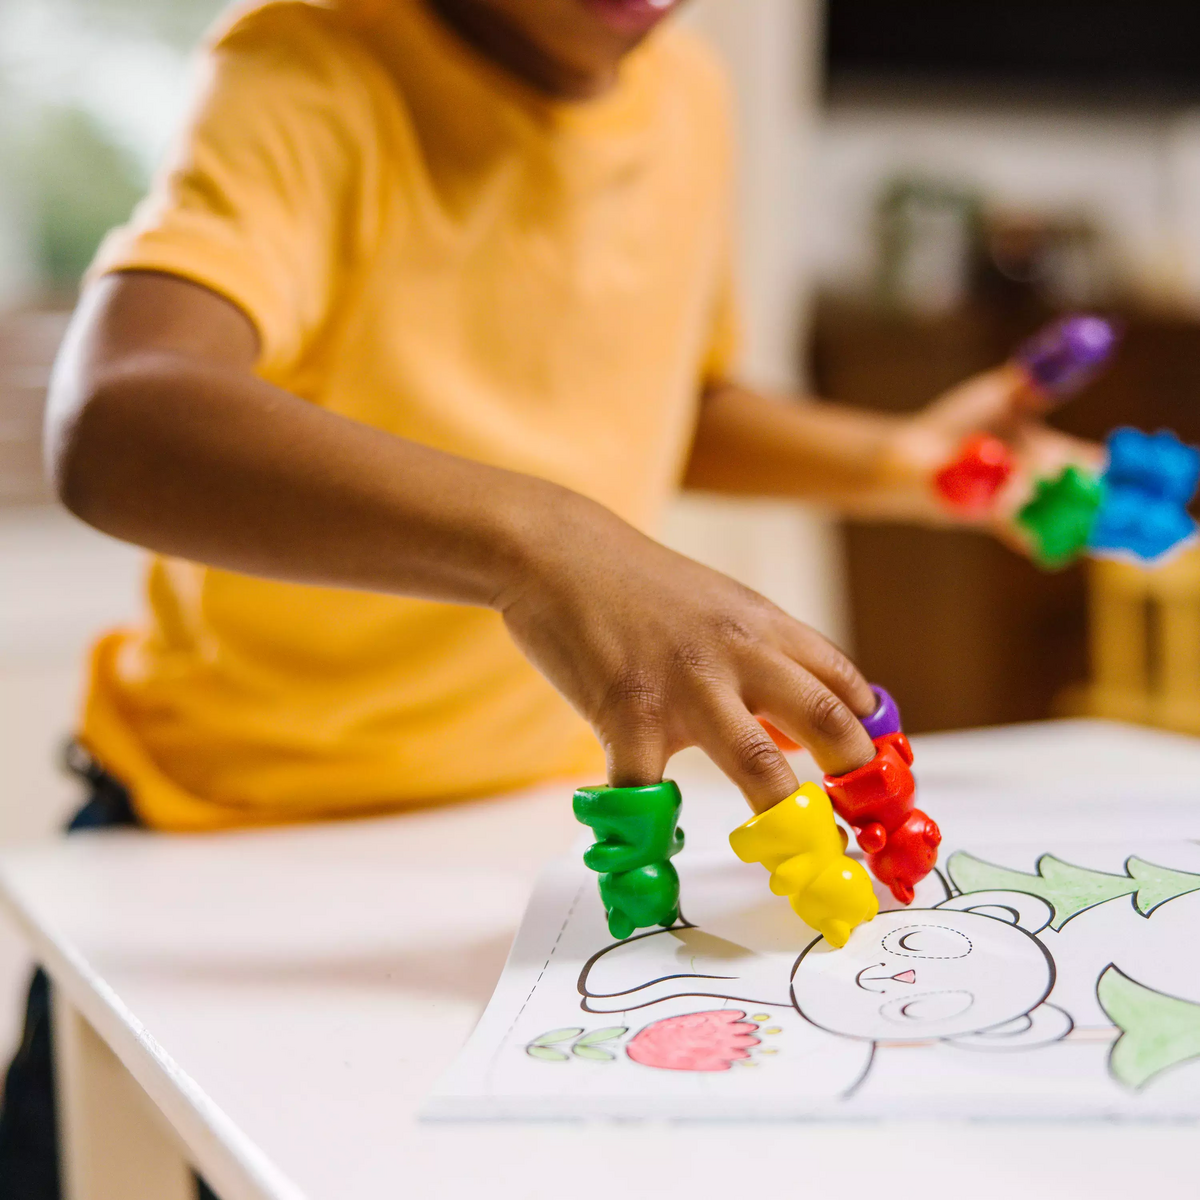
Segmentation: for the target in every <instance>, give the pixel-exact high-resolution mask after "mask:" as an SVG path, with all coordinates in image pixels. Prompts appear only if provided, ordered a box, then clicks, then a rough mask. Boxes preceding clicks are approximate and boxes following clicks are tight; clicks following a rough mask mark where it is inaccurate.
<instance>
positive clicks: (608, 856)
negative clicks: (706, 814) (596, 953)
mask: <svg viewBox="0 0 1200 1200" xmlns="http://www.w3.org/2000/svg"><path fill="white" fill-rule="evenodd" d="M682 805H683V798H682V797H681V796H680V794H679V788H678V787H677V786H676V785H675V784H674V783H673V782H672V781H671V780H669V779H664V780H663V782H662V783H656V784H652V785H651V786H649V787H630V788H610V787H589V788H580V789H579V790H578V791H577V792H576V793H575V803H574V809H575V816H576V819H577V820H579V821H581V822H582V823H583V824H584V825H589V826H591V828H592V830H593V831H594V832H595V834H596V838H597V840H596V842H595V843H594V844H593V845H591V846H589V847H588V849H587V851H586V852H585V854H584V856H583V862H584V865H585V866H587V867H588V868H590V869H591V870H593V871H597V872H599V874H600V899H601V901H602V903H603V904H604V911H605V913H606V914H607V915H608V930H609V932H610V933H611V934H612V935H613V937H616V938H627V937H629V935H630V934H631V933H633V931H634V930H635V929H643V928H646V927H648V926H651V925H663V926H671V925H673V924H674V923H675V921H676V920H677V919H678V917H679V876H678V875H677V874H676V872H675V868H674V867H673V866H672V865H671V857H672V856H673V855H675V854H678V853H679V851H680V850H682V849H683V830H682V829H680V828H679V827H678V825H677V824H676V822H677V821H678V820H679V810H680V808H681V807H682Z"/></svg>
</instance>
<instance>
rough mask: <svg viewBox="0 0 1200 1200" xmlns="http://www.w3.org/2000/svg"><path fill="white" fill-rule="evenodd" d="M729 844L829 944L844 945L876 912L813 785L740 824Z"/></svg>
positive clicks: (829, 807)
mask: <svg viewBox="0 0 1200 1200" xmlns="http://www.w3.org/2000/svg"><path fill="white" fill-rule="evenodd" d="M729 844H730V845H731V846H732V847H733V852H734V854H736V855H737V856H738V858H740V859H741V860H742V862H756V863H762V865H763V866H764V867H766V868H767V870H768V871H770V872H771V883H770V886H771V891H773V892H774V893H775V895H777V896H787V897H789V898H790V903H791V905H792V908H793V909H794V910H795V912H796V915H797V916H798V917H799V918H800V919H801V920H802V921H803V922H804V923H805V924H806V925H811V926H812V928H813V929H815V930H817V932H818V933H820V934H821V935H822V936H823V937H824V938H825V940H826V941H827V942H828V943H829V944H830V945H831V946H835V947H841V946H844V945H845V944H846V941H847V939H848V938H849V937H850V934H851V932H852V931H853V930H854V928H855V927H856V926H858V925H861V924H862V923H863V922H864V921H869V920H870V919H871V918H872V917H873V916H875V914H876V913H877V912H878V911H879V901H878V900H877V899H876V898H875V892H874V890H873V889H872V887H871V881H870V879H868V878H867V873H866V871H864V870H863V868H862V865H861V864H860V863H857V862H855V861H854V859H852V858H847V857H846V854H845V850H846V835H845V833H844V832H843V831H842V830H841V829H839V828H838V825H837V822H836V821H834V819H833V805H832V804H831V803H830V802H829V797H828V796H827V795H826V794H825V793H824V792H823V791H822V790H821V789H820V788H819V787H817V785H816V784H815V783H806V784H804V785H803V787H801V788H800V789H799V791H796V792H793V793H792V795H790V796H789V797H788V798H787V799H786V800H781V801H780V802H779V803H778V804H776V805H775V807H774V808H769V809H767V811H766V812H763V813H759V814H758V816H756V817H751V818H750V820H748V821H747V822H746V823H745V824H744V825H739V826H738V828H737V829H735V830H734V831H733V832H732V833H731V834H730V835H729Z"/></svg>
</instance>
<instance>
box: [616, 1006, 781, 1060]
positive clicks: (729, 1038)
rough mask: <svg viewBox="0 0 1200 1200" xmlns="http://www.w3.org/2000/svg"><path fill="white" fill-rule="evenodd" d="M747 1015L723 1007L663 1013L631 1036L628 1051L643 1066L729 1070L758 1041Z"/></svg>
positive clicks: (626, 1048) (754, 1027)
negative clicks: (670, 1013) (676, 1013)
mask: <svg viewBox="0 0 1200 1200" xmlns="http://www.w3.org/2000/svg"><path fill="white" fill-rule="evenodd" d="M745 1016H746V1014H745V1013H744V1012H738V1011H737V1010H736V1009H730V1008H722V1009H718V1010H716V1011H715V1012H698V1013H684V1014H683V1015H682V1016H679V1017H664V1018H663V1019H662V1020H661V1021H655V1022H654V1024H653V1025H647V1026H646V1028H645V1029H643V1030H642V1031H641V1032H640V1033H638V1034H637V1035H636V1036H635V1037H633V1038H631V1039H630V1041H629V1044H628V1045H627V1046H626V1047H625V1052H626V1053H627V1054H628V1055H629V1057H630V1058H632V1059H633V1061H634V1062H636V1063H641V1064H642V1066H644V1067H660V1068H661V1069H662V1070H664V1071H728V1070H729V1067H730V1065H731V1064H732V1063H734V1062H736V1061H737V1060H738V1059H739V1058H749V1057H750V1047H751V1046H757V1045H758V1043H759V1039H758V1038H756V1037H755V1036H754V1031H755V1030H756V1029H757V1028H758V1026H757V1025H754V1024H751V1023H750V1022H749V1021H746V1020H744V1019H743V1018H744V1017H745Z"/></svg>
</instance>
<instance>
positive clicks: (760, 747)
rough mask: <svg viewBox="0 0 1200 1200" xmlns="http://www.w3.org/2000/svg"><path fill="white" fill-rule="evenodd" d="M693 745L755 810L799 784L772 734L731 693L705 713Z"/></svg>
mask: <svg viewBox="0 0 1200 1200" xmlns="http://www.w3.org/2000/svg"><path fill="white" fill-rule="evenodd" d="M696 744H697V745H698V746H699V747H700V749H701V750H703V751H704V752H705V754H707V755H708V757H709V758H711V759H712V760H713V762H714V763H716V764H717V766H718V767H719V768H720V769H721V770H722V771H724V772H725V774H726V775H728V776H729V778H730V779H731V780H732V781H733V782H734V783H735V784H736V785H737V786H738V787H739V788H740V789H741V791H742V795H743V796H745V797H746V801H747V803H748V804H749V805H750V807H751V808H752V809H753V810H754V811H755V812H766V810H767V809H768V808H773V807H774V806H775V805H776V804H778V803H779V802H780V800H785V799H786V798H787V797H788V796H790V795H791V794H792V793H793V792H794V791H795V790H796V788H797V787H799V784H798V783H797V782H796V774H795V772H794V771H793V770H792V768H791V767H790V766H789V765H788V761H787V759H786V758H784V756H783V754H782V753H781V752H780V749H779V747H778V746H776V745H775V743H774V741H772V740H771V735H770V734H769V733H767V731H766V730H765V729H764V728H763V727H762V726H761V725H760V724H759V723H758V721H757V720H755V719H754V717H752V716H751V715H750V713H749V711H748V710H747V708H746V706H745V705H744V704H743V703H742V701H741V699H740V698H739V697H738V696H737V695H736V694H735V693H733V692H729V693H727V694H725V695H724V696H722V697H720V698H719V699H718V700H717V702H716V703H715V704H714V705H713V707H712V708H711V710H710V711H709V712H708V713H707V715H706V719H705V720H704V723H703V724H702V726H701V728H700V730H699V736H698V737H697V738H696Z"/></svg>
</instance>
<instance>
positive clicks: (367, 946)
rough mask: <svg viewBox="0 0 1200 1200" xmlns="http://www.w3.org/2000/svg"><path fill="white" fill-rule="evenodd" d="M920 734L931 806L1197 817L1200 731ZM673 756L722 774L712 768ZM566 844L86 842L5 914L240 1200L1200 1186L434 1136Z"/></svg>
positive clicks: (463, 835)
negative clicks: (537, 882)
mask: <svg viewBox="0 0 1200 1200" xmlns="http://www.w3.org/2000/svg"><path fill="white" fill-rule="evenodd" d="M914 742H915V745H916V750H917V763H918V767H919V781H920V785H921V788H922V795H923V797H925V798H926V800H927V806H928V808H929V809H930V810H931V811H938V810H937V809H936V808H935V806H934V803H933V802H932V796H934V795H936V794H937V793H938V792H939V791H940V790H942V789H943V788H954V787H961V785H962V783H963V782H964V781H966V780H969V781H972V782H977V783H978V784H979V785H980V787H981V789H982V790H983V791H984V792H986V791H987V790H988V788H989V787H991V786H996V785H1002V786H1005V787H1009V788H1011V787H1012V786H1013V785H1014V784H1015V785H1018V786H1019V785H1022V784H1029V785H1030V786H1033V785H1034V784H1036V785H1037V786H1038V787H1043V788H1044V787H1046V786H1051V787H1054V786H1059V785H1061V787H1062V788H1063V789H1064V790H1066V791H1073V792H1074V793H1075V794H1079V795H1081V798H1083V799H1086V796H1084V795H1083V793H1086V791H1087V789H1089V788H1090V789H1096V790H1097V794H1099V791H1102V790H1104V789H1109V790H1110V791H1111V789H1112V787H1113V786H1115V785H1119V784H1121V783H1122V781H1123V782H1124V785H1125V786H1126V787H1127V788H1129V787H1134V786H1136V787H1137V789H1139V791H1140V793H1141V794H1145V793H1146V792H1147V789H1149V790H1151V791H1153V792H1156V793H1157V792H1160V791H1161V793H1162V794H1168V793H1169V794H1171V795H1173V796H1175V797H1176V798H1177V799H1181V800H1182V801H1183V802H1184V803H1187V802H1188V798H1189V797H1192V796H1194V797H1195V798H1196V805H1197V811H1198V812H1200V741H1194V740H1191V739H1187V738H1182V737H1176V736H1174V735H1170V734H1163V733H1158V732H1153V731H1149V730H1142V729H1135V728H1132V727H1128V726H1119V725H1113V724H1109V723H1105V722H1090V721H1089V722H1083V721H1072V722H1055V723H1047V724H1044V725H1032V726H1011V727H1007V728H1002V729H993V730H978V731H970V732H965V733H954V734H941V735H936V736H928V737H923V738H919V739H914ZM676 765H678V767H679V769H678V770H675V771H674V772H673V773H674V774H675V776H676V778H679V779H680V780H681V782H683V783H685V784H686V782H687V781H689V780H695V781H699V780H706V781H707V782H708V783H709V784H711V782H712V780H713V774H712V771H711V768H708V767H706V766H705V765H703V764H702V763H701V761H700V760H699V759H698V758H697V757H696V756H681V757H680V760H677V764H676ZM1135 779H1136V780H1137V783H1136V785H1135V784H1134V783H1133V781H1134V780H1135ZM577 834H578V826H576V825H575V824H574V822H573V820H572V818H571V815H570V805H569V803H568V802H567V796H566V794H565V789H563V788H561V787H560V788H556V789H541V790H535V791H531V792H527V793H523V794H521V795H519V796H515V797H509V798H506V799H504V800H491V801H486V802H479V803H467V804H460V805H454V806H451V807H445V808H439V809H430V810H425V811H422V812H417V813H412V814H409V815H405V816H402V817H394V818H388V819H383V820H371V821H354V822H345V823H335V824H326V825H322V826H306V827H298V828H288V829H277V830H270V831H253V832H243V833H236V834H221V835H213V836H187V837H177V836H168V835H161V834H147V833H142V832H137V831H108V832H101V833H91V834H81V835H76V836H73V837H72V838H70V839H67V840H63V841H60V842H55V843H51V844H43V845H37V846H31V847H27V848H22V849H16V850H9V851H6V852H5V853H3V854H2V855H0V899H2V901H3V903H4V904H5V906H6V907H7V908H8V910H9V911H10V913H11V914H12V915H13V916H14V917H15V918H16V920H17V921H18V922H19V923H20V925H21V927H22V928H23V930H24V932H25V933H26V935H27V936H28V938H29V940H30V942H31V943H32V945H33V949H34V953H35V954H36V956H37V957H38V958H39V959H40V960H41V961H42V962H44V963H45V964H46V965H47V967H48V968H49V970H50V972H51V974H52V976H53V977H54V979H55V981H56V983H57V984H58V986H60V987H62V988H63V989H64V991H65V993H66V994H67V995H68V997H69V998H70V1000H71V1001H72V1002H73V1003H74V1005H75V1006H76V1007H77V1008H78V1009H79V1010H80V1011H81V1012H82V1013H83V1015H84V1016H85V1017H86V1018H87V1019H88V1021H89V1022H90V1023H91V1024H92V1025H93V1026H94V1027H95V1028H96V1030H97V1031H98V1032H99V1033H100V1035H101V1036H102V1037H103V1038H104V1040H105V1041H106V1042H107V1043H108V1044H109V1046H110V1047H111V1048H112V1049H113V1050H114V1051H115V1052H116V1054H117V1056H118V1057H119V1058H120V1059H121V1061H122V1062H123V1063H124V1064H125V1066H126V1067H127V1068H128V1069H129V1070H130V1072H131V1073H132V1074H133V1075H134V1077H135V1078H136V1079H137V1080H138V1082H139V1083H140V1084H141V1085H142V1087H143V1088H144V1089H145V1090H146V1091H147V1092H148V1093H149V1094H150V1096H151V1098H152V1099H153V1100H154V1102H155V1103H156V1104H157V1106H158V1107H159V1108H160V1109H161V1110H162V1112H163V1113H164V1114H165V1115H166V1117H167V1118H168V1120H169V1121H170V1123H171V1124H172V1125H173V1126H174V1128H175V1130H176V1132H177V1133H178V1135H179V1136H180V1138H181V1139H182V1141H183V1143H184V1144H185V1145H186V1147H187V1149H188V1153H189V1155H190V1157H191V1158H192V1160H193V1161H194V1162H196V1163H197V1164H198V1165H199V1166H200V1167H201V1169H202V1170H203V1171H204V1173H205V1174H206V1176H207V1177H208V1178H209V1180H210V1182H211V1183H212V1184H213V1185H214V1187H215V1188H216V1189H217V1191H218V1192H219V1193H220V1194H221V1195H222V1197H223V1200H262V1198H265V1197H269V1198H271V1200H282V1198H288V1200H293V1198H298V1197H307V1198H309V1200H335V1198H336V1200H367V1198H375V1197H385V1196H386V1197H395V1196H398V1195H401V1194H404V1195H412V1196H438V1197H442V1196H448V1197H458V1196H463V1197H466V1196H472V1197H475V1196H478V1195H492V1196H501V1197H510V1196H512V1197H518V1196H519V1197H540V1196H546V1197H555V1200H558V1198H559V1197H562V1196H564V1195H570V1196H571V1197H572V1198H573V1200H574V1198H578V1200H587V1198H589V1197H602V1196H603V1197H606V1198H608V1197H612V1196H614V1195H618V1194H619V1195H620V1196H622V1197H626V1196H649V1195H651V1194H654V1195H656V1196H658V1195H665V1194H667V1191H668V1190H669V1191H671V1192H674V1191H675V1190H677V1189H678V1190H683V1189H685V1188H690V1189H691V1190H692V1191H693V1192H695V1193H696V1194H697V1195H700V1196H706V1197H707V1196H718V1195H723V1194H724V1193H725V1192H727V1191H733V1190H735V1189H736V1190H738V1191H741V1192H744V1191H745V1190H746V1189H747V1188H748V1187H753V1188H755V1189H756V1191H757V1190H760V1189H761V1191H762V1192H763V1194H765V1195H775V1194H778V1192H779V1190H780V1188H781V1187H783V1186H788V1187H791V1188H796V1187H799V1188H802V1189H803V1190H804V1191H806V1192H807V1191H810V1190H812V1189H818V1188H822V1189H826V1190H827V1191H828V1192H829V1193H830V1194H831V1195H836V1196H837V1197H838V1200H851V1198H853V1197H858V1196H864V1197H865V1196H872V1197H876V1196H879V1195H881V1194H884V1193H891V1192H895V1191H907V1190H909V1188H908V1186H907V1184H908V1183H909V1182H910V1181H911V1185H912V1190H914V1191H919V1192H920V1193H921V1194H922V1195H923V1196H929V1195H946V1196H955V1197H956V1198H961V1197H964V1196H969V1197H971V1198H972V1200H976V1198H980V1197H989V1196H993V1195H995V1196H1011V1195H1013V1194H1014V1193H1016V1192H1019V1191H1020V1190H1021V1189H1022V1188H1024V1189H1026V1190H1027V1191H1029V1190H1030V1189H1032V1192H1031V1194H1032V1195H1034V1196H1037V1197H1045V1196H1054V1197H1060V1196H1087V1197H1096V1196H1121V1197H1123V1198H1127V1197H1130V1196H1132V1195H1135V1194H1137V1193H1150V1192H1153V1191H1157V1192H1158V1194H1161V1195H1182V1194H1184V1190H1186V1189H1185V1188H1184V1184H1183V1181H1184V1180H1185V1179H1193V1177H1194V1176H1193V1171H1194V1160H1195V1153H1194V1147H1195V1144H1196V1141H1195V1139H1196V1130H1195V1127H1194V1126H1191V1125H1174V1126H1172V1125H1153V1124H1127V1125H1089V1124H1082V1123H1075V1124H1070V1123H1049V1124H1047V1123H1033V1122H1030V1123H1028V1124H1023V1123H1015V1124H1014V1123H1008V1124H1003V1125H1000V1124H990V1125H989V1124H966V1123H960V1124H954V1123H946V1124H933V1123H921V1124H917V1123H911V1122H902V1121H896V1122H887V1123H881V1124H871V1125H862V1124H858V1125H855V1124H850V1123H835V1122H831V1123H829V1124H790V1123H780V1124H776V1125H771V1124H756V1125H751V1124H748V1123H747V1124H744V1125H742V1124H724V1125H700V1126H695V1125H667V1124H664V1123H640V1124H628V1125H626V1124H619V1125H615V1124H570V1123H544V1124H519V1123H506V1124H451V1125H431V1124H424V1123H421V1122H420V1121H418V1120H417V1119H416V1116H415V1114H416V1112H417V1110H418V1108H419V1107H420V1104H421V1102H422V1100H423V1098H424V1097H425V1095H426V1094H427V1092H428V1091H429V1089H430V1088H431V1086H432V1085H433V1083H434V1082H435V1081H436V1079H437V1077H438V1076H439V1074H440V1073H441V1072H442V1071H443V1070H444V1069H445V1068H446V1066H448V1064H449V1063H450V1061H451V1060H452V1059H453V1057H454V1056H455V1054H456V1053H457V1052H458V1050H459V1047H460V1046H461V1045H462V1043H463V1041H464V1040H465V1038H466V1036H467V1034H468V1033H469V1032H470V1030H471V1028H472V1025H473V1024H474V1021H475V1019H476V1018H477V1017H478V1015H479V1013H480V1012H481V1010H482V1008H483V1006H484V1004H485V1003H486V1002H487V1000H488V997H489V996H490V994H491V990H492V987H493V986H494V984H495V982H496V979H497V978H498V976H499V974H500V970H501V968H502V966H503V963H504V958H505V955H506V954H507V951H508V947H509V943H510V941H511V938H512V935H513V933H514V931H515V929H516V926H517V924H518V922H519V920H520V917H521V914H522V911H523V909H524V906H525V902H526V899H527V897H528V894H529V891H530V889H531V886H532V884H533V881H534V879H535V876H536V874H537V870H538V868H539V866H540V865H541V864H542V863H543V862H544V861H545V860H546V859H547V858H548V857H550V856H552V855H554V854H556V853H559V852H561V851H562V850H564V849H565V848H566V847H568V846H569V845H570V844H571V843H572V841H573V840H575V838H576V837H577ZM981 1163H986V1164H987V1167H986V1170H981ZM1190 1186H1194V1184H1193V1185H1190ZM1181 1189H1182V1190H1181Z"/></svg>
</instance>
